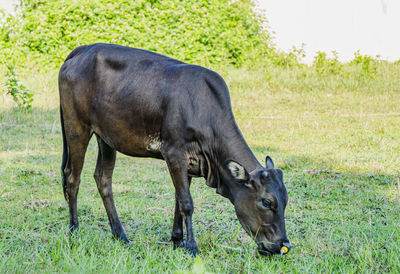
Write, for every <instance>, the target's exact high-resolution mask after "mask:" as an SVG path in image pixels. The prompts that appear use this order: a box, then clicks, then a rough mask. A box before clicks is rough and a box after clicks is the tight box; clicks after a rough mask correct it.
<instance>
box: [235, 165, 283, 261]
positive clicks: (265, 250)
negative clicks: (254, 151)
mask: <svg viewBox="0 0 400 274" xmlns="http://www.w3.org/2000/svg"><path fill="white" fill-rule="evenodd" d="M227 166H228V169H229V171H230V173H231V175H232V177H233V178H234V180H235V181H236V182H237V183H238V184H240V185H241V186H242V187H240V188H239V189H240V190H239V191H238V192H237V193H235V198H234V200H233V204H234V206H235V210H236V214H237V216H238V219H239V221H240V223H241V224H242V226H243V228H244V229H245V230H246V232H247V233H248V234H249V235H250V236H252V237H254V239H255V241H256V243H257V246H258V251H259V252H260V253H261V254H263V255H269V254H276V253H278V254H279V253H280V252H281V249H282V248H283V250H285V249H286V250H285V252H284V253H286V252H287V251H288V250H289V249H290V242H289V240H288V238H287V237H286V231H285V219H284V212H285V207H286V204H287V202H288V194H287V191H286V188H285V185H284V184H283V173H282V170H280V169H275V168H274V163H273V162H272V159H271V158H270V157H267V158H266V167H265V168H259V169H255V170H254V171H252V172H250V173H248V172H247V171H246V169H245V168H244V167H243V166H242V165H241V164H239V163H237V162H235V161H228V163H227ZM285 247H286V248H285Z"/></svg>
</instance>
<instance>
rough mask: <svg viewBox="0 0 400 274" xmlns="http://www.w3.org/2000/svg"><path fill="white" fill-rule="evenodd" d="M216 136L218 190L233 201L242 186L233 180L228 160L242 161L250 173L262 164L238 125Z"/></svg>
mask: <svg viewBox="0 0 400 274" xmlns="http://www.w3.org/2000/svg"><path fill="white" fill-rule="evenodd" d="M215 138H216V139H215V141H216V142H215V143H216V147H217V148H216V150H215V153H216V155H214V156H215V158H214V161H216V162H215V163H214V164H215V166H214V167H217V169H218V170H216V172H215V176H216V177H217V178H216V180H217V182H218V183H217V192H218V193H219V194H221V195H222V196H224V197H227V198H229V199H230V200H231V202H233V199H234V196H235V193H237V192H238V190H239V189H240V186H239V185H238V184H237V183H236V182H234V181H233V180H232V178H231V176H230V174H229V173H228V169H227V166H226V164H227V161H229V160H234V161H236V162H238V163H240V164H241V165H242V166H243V167H244V168H245V169H246V170H247V172H249V173H250V172H251V171H253V170H254V169H256V168H259V167H262V166H261V165H260V163H259V162H258V161H257V159H256V157H255V156H254V154H253V152H252V151H251V150H250V148H249V146H248V145H247V143H246V141H245V140H244V138H243V136H242V134H241V132H240V130H239V129H238V127H237V126H236V125H235V126H234V127H233V128H231V130H230V131H225V132H224V133H223V134H221V136H215Z"/></svg>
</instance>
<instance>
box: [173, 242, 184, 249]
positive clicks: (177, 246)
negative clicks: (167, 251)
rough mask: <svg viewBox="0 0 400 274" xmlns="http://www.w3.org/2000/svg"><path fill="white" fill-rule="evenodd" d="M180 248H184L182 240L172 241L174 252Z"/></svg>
mask: <svg viewBox="0 0 400 274" xmlns="http://www.w3.org/2000/svg"><path fill="white" fill-rule="evenodd" d="M181 247H185V243H184V241H183V240H180V241H174V250H175V249H177V248H181Z"/></svg>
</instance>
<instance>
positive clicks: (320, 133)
mask: <svg viewBox="0 0 400 274" xmlns="http://www.w3.org/2000/svg"><path fill="white" fill-rule="evenodd" d="M357 69H359V68H357V67H355V66H345V68H344V70H345V71H348V72H349V74H343V75H325V76H321V75H318V74H317V73H316V72H315V71H314V70H313V69H311V68H304V67H303V68H301V67H300V68H290V69H284V68H273V67H262V66H259V67H256V68H254V69H253V70H245V69H240V70H239V69H227V70H226V71H223V72H222V74H223V76H224V78H225V79H226V80H227V83H228V86H229V87H230V89H231V96H232V104H233V109H234V113H235V115H236V119H237V122H238V124H239V126H240V128H241V129H242V132H243V134H244V135H245V138H246V140H247V141H248V143H249V145H250V146H251V148H252V150H253V151H254V152H255V154H256V156H257V157H258V159H260V161H262V162H263V159H264V157H265V156H266V155H270V156H271V157H272V158H273V159H274V161H275V164H276V166H278V167H280V168H282V169H283V170H284V173H285V181H286V185H287V189H288V193H289V204H288V207H287V210H286V220H287V225H286V226H287V233H288V237H289V239H290V240H291V242H292V244H293V249H292V250H291V252H290V253H289V254H288V255H286V256H283V257H281V256H274V257H261V256H259V255H258V254H257V253H256V251H255V244H254V243H253V242H252V240H251V239H250V238H249V237H248V236H247V235H246V234H245V232H244V230H243V229H242V228H241V227H240V224H239V222H238V221H237V218H236V215H235V213H234V210H233V206H232V205H231V204H230V203H229V202H228V200H226V199H224V198H222V197H221V196H218V195H217V194H215V191H214V189H211V188H208V187H207V186H206V185H205V182H204V180H203V179H196V180H195V182H194V184H193V186H192V195H193V198H194V203H195V213H194V230H195V235H196V238H197V242H198V245H199V249H200V252H201V255H200V256H201V259H202V262H203V263H204V265H205V269H206V270H207V271H212V272H256V273H259V272H273V273H275V272H296V273H303V272H312V273H314V272H340V273H343V272H371V273H372V272H393V273H396V272H399V271H400V257H399V255H398V254H400V231H399V230H400V214H399V212H400V183H399V171H398V167H399V166H400V130H399V127H400V126H399V125H400V108H399V99H400V98H399V96H400V64H386V63H382V64H380V65H379V67H378V71H377V74H376V76H374V77H365V75H362V74H361V73H359V71H358V70H357ZM0 75H3V74H2V73H0ZM21 75H22V76H21V80H22V81H23V83H24V85H25V86H26V87H27V88H28V89H30V90H31V91H33V92H34V94H35V97H34V104H33V108H32V109H31V110H30V111H22V110H18V109H15V108H13V107H12V105H13V103H12V101H10V100H9V99H8V98H6V97H4V96H3V97H2V98H0V254H1V255H2V256H0V272H36V271H41V272H56V271H57V272H111V271H114V272H146V273H148V272H174V271H179V270H188V269H191V268H192V265H193V262H194V260H193V259H192V258H191V257H190V256H189V255H188V254H186V252H184V251H183V250H176V251H173V250H172V244H166V242H167V241H168V239H169V237H170V231H171V228H172V220H173V206H174V190H173V186H172V183H171V179H170V177H169V174H168V170H167V167H166V165H165V163H164V162H162V161H158V160H152V159H138V158H129V157H126V156H123V155H120V154H119V155H118V156H117V163H116V169H115V173H114V188H113V189H114V195H115V202H116V206H117V209H118V212H119V215H120V218H121V221H122V222H123V226H124V227H125V229H126V232H127V236H128V238H129V239H130V240H131V241H132V244H131V245H130V246H129V247H125V246H123V245H121V244H120V243H119V242H117V241H114V240H112V238H111V232H110V229H109V225H108V221H107V216H106V213H105V210H104V207H103V205H102V202H101V198H100V196H99V194H98V192H97V188H96V184H95V182H94V179H93V176H92V174H93V172H94V167H95V162H96V157H97V147H96V144H95V142H94V140H92V141H91V143H90V146H89V149H88V153H87V156H86V161H85V167H84V170H83V174H82V183H81V187H80V193H79V201H78V207H79V218H80V224H81V229H80V230H79V232H78V233H77V234H76V235H74V236H73V237H69V235H68V231H67V229H68V222H69V219H68V210H67V205H66V202H65V201H64V198H63V195H62V189H61V182H60V171H59V167H60V164H61V132H60V126H59V117H58V95H57V94H58V93H57V71H49V72H47V73H38V72H37V71H35V68H30V69H29V70H26V71H23V72H22V73H21ZM0 80H1V81H3V79H0Z"/></svg>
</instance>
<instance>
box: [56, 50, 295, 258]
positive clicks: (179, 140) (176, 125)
mask: <svg viewBox="0 0 400 274" xmlns="http://www.w3.org/2000/svg"><path fill="white" fill-rule="evenodd" d="M59 90H60V115H61V125H62V133H63V143H64V151H63V161H62V167H61V171H62V179H63V180H62V182H63V190H64V195H65V199H66V200H67V202H68V205H69V212H70V227H71V230H72V231H73V230H74V229H76V228H78V216H77V195H78V189H79V183H80V175H81V171H82V167H83V162H84V158H85V152H86V148H87V145H88V143H89V140H90V138H91V137H92V135H93V134H94V135H96V138H97V142H98V146H99V152H98V158H97V165H96V170H95V173H94V178H95V181H96V183H97V187H98V190H99V192H100V195H101V198H102V199H103V203H104V207H105V209H106V211H107V216H108V220H109V222H110V226H111V230H112V234H113V235H114V236H115V237H116V238H118V239H120V240H122V241H124V242H128V239H127V237H126V235H125V232H124V229H123V227H122V225H121V223H120V221H119V218H118V214H117V211H116V208H115V205H114V200H113V194H112V189H111V185H112V183H111V177H112V173H113V169H114V163H115V157H116V151H119V152H121V153H123V154H126V155H130V156H135V157H152V158H157V159H163V160H165V161H166V162H167V165H168V169H169V172H170V175H171V177H172V181H173V184H174V186H175V216H174V224H173V229H172V237H171V240H172V241H173V243H174V247H180V246H182V247H184V248H186V249H187V250H188V251H189V252H190V253H192V254H193V255H195V254H197V253H198V249H197V244H196V241H195V239H194V235H193V229H192V213H193V200H192V196H191V195H190V182H191V178H192V177H204V178H205V179H206V181H207V185H208V186H210V187H213V188H216V191H217V193H219V194H220V195H222V196H224V197H226V198H228V199H229V200H230V201H231V202H232V204H233V205H234V207H235V210H236V214H237V217H238V219H239V221H240V223H241V224H242V226H243V228H244V229H245V230H246V232H247V233H248V234H250V235H251V236H253V237H254V239H255V241H256V243H257V245H258V250H259V251H260V253H262V254H274V253H279V252H281V250H285V252H284V253H286V252H287V251H288V250H289V249H290V243H289V240H288V238H287V237H286V231H285V220H284V211H285V207H286V204H287V201H288V195H287V192H286V189H285V186H284V184H283V178H282V176H283V174H282V171H281V170H279V169H275V168H274V164H273V162H272V160H271V158H269V157H267V158H266V166H265V167H263V166H261V165H260V163H259V162H258V161H257V159H256V158H255V156H254V154H253V153H252V152H251V150H250V148H249V147H248V145H247V144H246V142H245V140H244V138H243V136H242V134H241V132H240V130H239V128H238V126H237V124H236V122H235V119H234V117H233V113H232V109H231V103H230V97H229V91H228V88H227V86H226V84H225V82H224V80H223V79H222V78H221V77H220V76H219V75H218V74H217V73H215V72H213V71H211V70H208V69H206V68H203V67H200V66H195V65H190V64H186V63H183V62H180V61H178V60H175V59H172V58H169V57H166V56H163V55H160V54H157V53H154V52H150V51H146V50H141V49H134V48H129V47H123V46H119V45H111V44H93V45H85V46H80V47H78V48H76V49H75V50H73V51H72V52H71V53H70V54H69V56H68V57H67V59H66V60H65V62H64V64H63V65H62V67H61V69H60V73H59ZM183 222H185V227H186V241H184V240H183Z"/></svg>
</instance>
